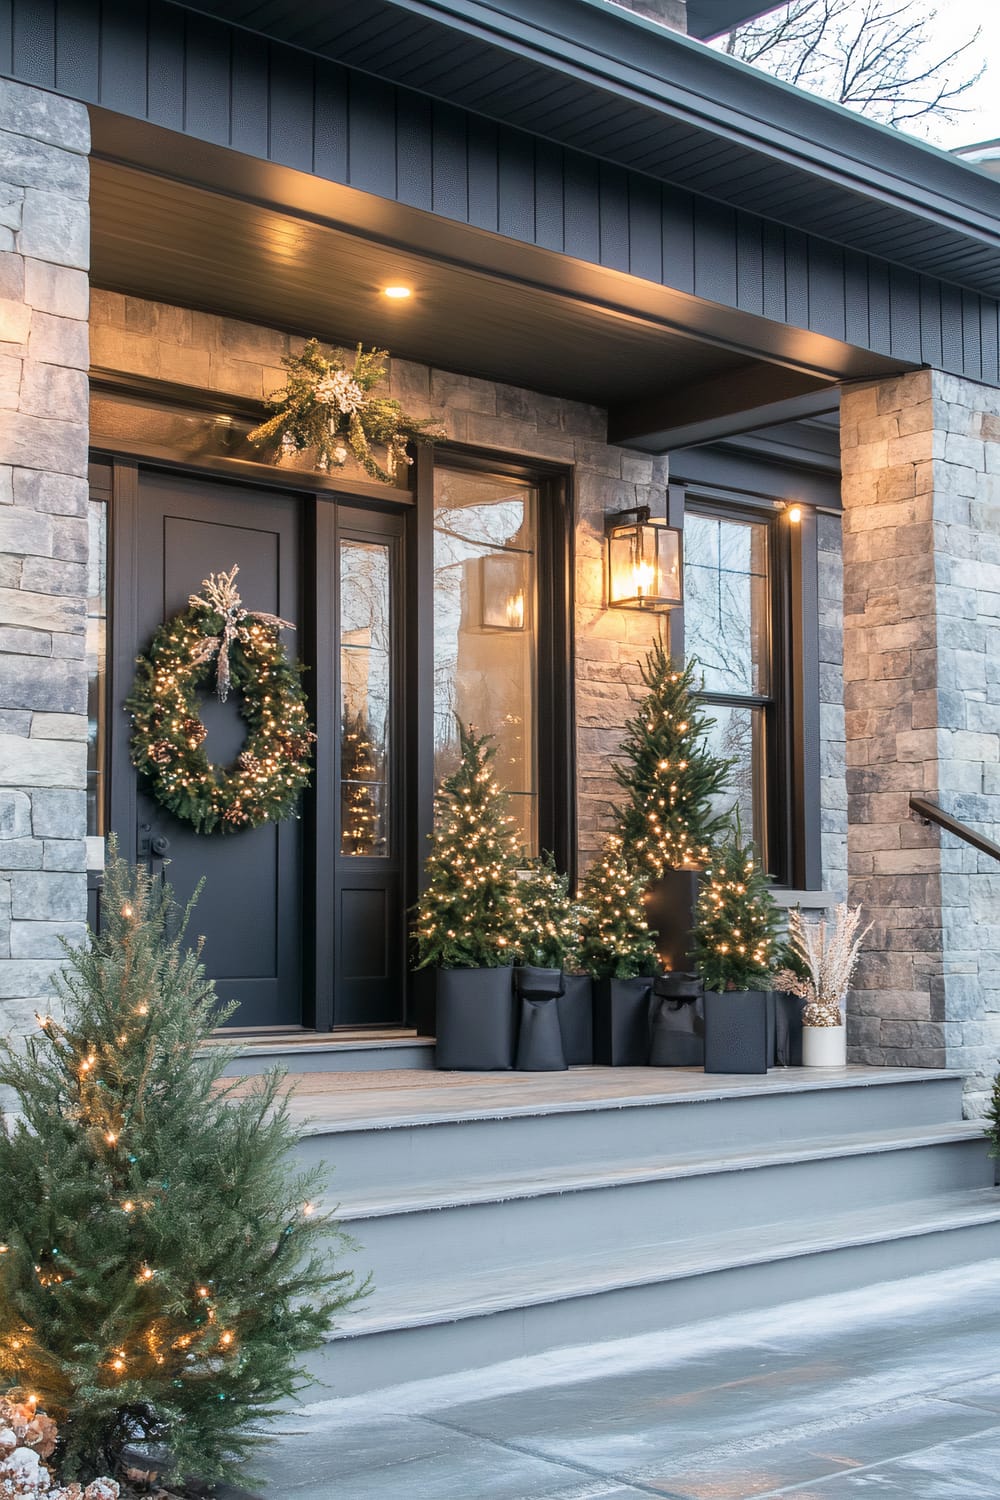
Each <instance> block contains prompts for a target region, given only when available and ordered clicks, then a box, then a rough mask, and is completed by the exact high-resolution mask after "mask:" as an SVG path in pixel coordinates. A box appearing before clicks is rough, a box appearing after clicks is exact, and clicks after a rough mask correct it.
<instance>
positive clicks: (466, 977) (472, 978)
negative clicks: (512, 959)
mask: <svg viewBox="0 0 1000 1500" xmlns="http://www.w3.org/2000/svg"><path fill="white" fill-rule="evenodd" d="M514 1007H515V1000H514V985H513V981H512V979H511V972H510V969H439V970H438V971H437V1046H436V1047H435V1050H434V1060H435V1065H436V1066H437V1067H439V1068H448V1069H457V1070H459V1071H461V1072H469V1073H477V1072H485V1073H493V1072H498V1071H500V1070H501V1069H505V1068H512V1067H513V1066H514V1037H515V1017H516V1011H515V1008H514Z"/></svg>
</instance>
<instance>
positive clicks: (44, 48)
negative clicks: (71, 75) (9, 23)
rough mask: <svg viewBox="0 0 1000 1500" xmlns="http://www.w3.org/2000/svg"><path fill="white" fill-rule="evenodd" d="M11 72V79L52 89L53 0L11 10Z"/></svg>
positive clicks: (54, 38) (54, 14)
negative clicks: (20, 79) (27, 81)
mask: <svg viewBox="0 0 1000 1500" xmlns="http://www.w3.org/2000/svg"><path fill="white" fill-rule="evenodd" d="M11 69H12V72H13V74H14V76H15V78H24V79H27V80H29V81H30V82H32V83H40V84H41V86H42V88H46V89H51V88H55V81H56V7H55V0H30V4H20V5H17V4H16V5H15V6H14V16H13V27H12V34H11Z"/></svg>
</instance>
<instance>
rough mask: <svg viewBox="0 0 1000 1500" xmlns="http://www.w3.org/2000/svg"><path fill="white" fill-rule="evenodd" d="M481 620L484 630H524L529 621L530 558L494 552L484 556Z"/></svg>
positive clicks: (481, 585)
mask: <svg viewBox="0 0 1000 1500" xmlns="http://www.w3.org/2000/svg"><path fill="white" fill-rule="evenodd" d="M481 568H482V576H481V579H480V589H481V594H480V598H481V603H482V608H481V612H480V624H481V626H482V629H483V630H524V629H526V627H527V625H528V617H527V616H528V577H527V572H528V570H527V567H526V558H525V557H524V555H523V554H522V553H517V552H490V553H487V555H486V556H485V557H484V558H482V560H481Z"/></svg>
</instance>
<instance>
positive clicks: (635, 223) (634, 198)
mask: <svg viewBox="0 0 1000 1500" xmlns="http://www.w3.org/2000/svg"><path fill="white" fill-rule="evenodd" d="M660 197H661V195H660V189H659V186H658V184H657V183H655V182H649V181H648V180H647V179H646V178H644V177H636V176H634V175H633V177H632V179H631V181H630V183H629V194H628V254H629V263H628V269H629V270H630V271H631V273H632V275H633V276H640V277H641V278H642V279H643V281H659V280H660V279H661V277H662V276H663V228H662V218H661V215H662V206H661V202H660Z"/></svg>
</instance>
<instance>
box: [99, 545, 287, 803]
mask: <svg viewBox="0 0 1000 1500" xmlns="http://www.w3.org/2000/svg"><path fill="white" fill-rule="evenodd" d="M238 572H239V568H238V567H236V566H233V567H232V568H231V569H230V571H229V572H228V573H219V574H215V573H213V574H211V575H210V576H209V577H208V578H206V579H205V580H204V582H203V584H202V591H203V592H202V593H201V594H192V595H191V597H190V598H189V600H188V608H187V609H185V610H183V611H182V612H181V613H180V614H177V615H174V617H173V618H172V619H170V620H167V621H166V622H165V623H164V624H163V625H161V626H160V628H159V630H158V631H157V632H156V634H155V636H154V637H153V640H152V642H151V644H150V647H149V650H148V651H146V652H145V653H144V654H143V655H142V656H140V657H138V658H137V668H138V670H137V672H136V677H135V682H134V684H133V686H132V691H131V693H130V694H129V696H128V699H127V700H126V704H125V707H126V710H127V711H128V713H129V714H130V715H131V717H132V741H131V751H132V764H133V765H134V766H135V767H136V769H137V770H138V771H139V772H140V774H141V775H142V776H143V778H144V780H145V782H146V784H147V786H148V789H149V791H150V793H151V794H152V796H153V797H155V798H156V800H157V801H158V802H159V803H160V804H161V806H163V807H165V808H167V809H168V811H170V812H172V813H173V814H174V816H175V817H177V818H181V819H182V820H183V821H184V822H187V823H190V824H191V825H192V827H193V828H194V829H195V831H196V832H197V833H213V832H215V831H216V830H217V829H218V830H221V831H222V832H223V833H233V832H237V831H239V830H241V829H244V828H259V827H260V826H261V824H263V823H280V822H283V821H284V820H285V819H286V818H291V817H294V816H295V814H296V809H297V805H298V800H299V795H300V793H301V792H302V789H303V787H305V786H306V785H307V784H308V782H309V775H310V762H311V759H312V746H313V744H314V742H315V739H316V736H315V734H314V733H313V730H312V726H311V724H310V723H309V715H308V712H307V708H306V697H305V692H304V690H303V686H302V668H301V667H300V666H299V664H298V663H297V662H294V661H290V660H289V658H288V655H287V654H286V652H285V648H284V647H283V646H282V644H281V641H280V639H279V636H278V631H279V630H281V629H293V628H294V627H293V626H292V625H291V624H290V622H289V621H288V620H281V619H279V618H278V617H277V616H276V615H269V614H264V613H260V612H258V611H255V610H248V609H246V608H245V607H244V605H243V601H242V600H241V599H240V596H239V593H238V591H237V588H236V574H237V573H238ZM213 678H214V685H215V691H216V692H217V694H218V696H219V698H220V699H221V700H222V702H223V703H224V702H225V701H226V698H227V697H228V695H229V691H230V689H231V688H235V689H237V690H238V691H239V693H240V714H241V717H242V718H243V719H244V721H245V723H246V726H247V739H246V744H245V745H244V747H243V749H242V750H241V752H240V754H239V755H238V756H237V758H236V760H235V762H234V763H233V764H232V765H230V766H217V765H213V764H212V763H211V762H210V761H209V759H208V756H207V755H206V753H205V750H204V748H203V746H204V741H205V735H206V730H205V726H204V724H203V723H202V722H201V700H200V694H201V693H202V691H203V690H204V689H205V688H206V687H209V686H210V684H211V682H212V679H213Z"/></svg>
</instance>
